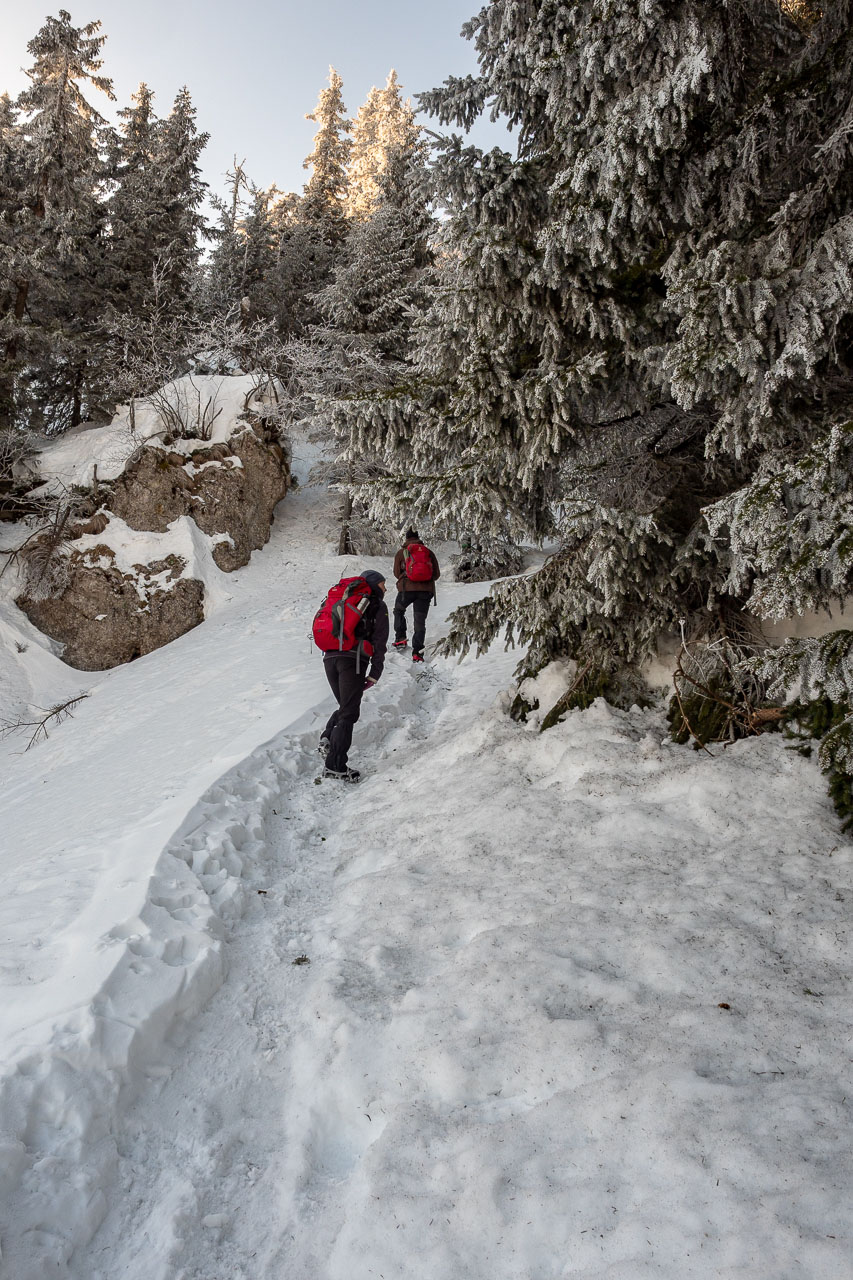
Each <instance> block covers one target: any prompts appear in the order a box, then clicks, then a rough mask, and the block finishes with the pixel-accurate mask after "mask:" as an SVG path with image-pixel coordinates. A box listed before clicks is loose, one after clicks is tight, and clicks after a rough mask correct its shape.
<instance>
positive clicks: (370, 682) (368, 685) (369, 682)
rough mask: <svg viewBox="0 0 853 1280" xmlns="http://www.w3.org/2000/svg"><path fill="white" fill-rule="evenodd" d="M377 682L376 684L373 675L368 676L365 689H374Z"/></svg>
mask: <svg viewBox="0 0 853 1280" xmlns="http://www.w3.org/2000/svg"><path fill="white" fill-rule="evenodd" d="M375 684H376V681H375V680H374V678H373V676H368V677H367V679H366V680H365V682H364V687H365V689H372V688H373V686H374V685H375Z"/></svg>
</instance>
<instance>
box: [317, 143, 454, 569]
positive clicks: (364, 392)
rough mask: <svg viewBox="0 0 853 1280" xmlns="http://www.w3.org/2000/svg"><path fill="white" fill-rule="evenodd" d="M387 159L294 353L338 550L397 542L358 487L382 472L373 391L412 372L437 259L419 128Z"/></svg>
mask: <svg viewBox="0 0 853 1280" xmlns="http://www.w3.org/2000/svg"><path fill="white" fill-rule="evenodd" d="M384 165H385V166H386V168H385V172H384V173H383V174H381V175H380V178H379V181H378V183H377V187H376V195H375V197H374V200H373V205H372V210H371V212H370V213H369V215H368V216H367V217H365V218H363V219H360V220H354V221H353V222H352V223H351V225H350V229H349V234H348V235H347V238H346V241H345V242H344V244H343V245H342V247H341V249H340V250H339V253H338V258H337V262H336V265H335V267H334V270H333V273H332V278H331V280H330V282H329V284H328V285H327V286H326V287H325V288H324V289H322V290H320V291H319V292H318V293H317V294H315V295H314V302H315V304H316V306H317V309H318V312H319V317H320V319H319V322H318V323H317V324H315V325H313V326H312V327H311V329H310V331H309V335H308V338H307V340H306V341H303V342H302V343H300V344H299V345H298V346H297V347H296V348H294V351H293V358H294V361H295V364H296V367H297V370H298V374H299V378H300V381H301V385H302V392H303V396H304V399H305V402H306V403H307V405H308V406H309V408H308V419H309V421H310V423H311V429H312V433H313V436H314V438H315V439H319V440H322V441H323V442H324V443H325V444H326V456H327V461H326V463H325V465H324V466H323V467H321V468H320V473H319V474H321V475H322V477H323V478H324V479H325V480H326V481H331V482H332V483H335V484H338V485H340V486H341V487H342V488H343V489H344V493H345V499H344V508H343V529H342V534H341V542H340V549H341V554H348V553H349V552H350V551H355V550H361V551H364V552H378V551H379V550H381V549H382V548H383V545H384V544H385V543H387V542H388V541H389V538H390V540H391V541H393V538H391V537H390V535H388V534H387V533H386V532H383V528H382V525H381V524H380V525H379V526H377V525H376V523H375V522H373V521H371V520H370V519H367V518H365V517H364V507H363V503H361V502H357V503H355V504H354V503H353V501H352V495H353V492H354V491H355V490H356V489H357V488H358V486H359V485H360V484H363V483H364V482H372V481H373V480H375V479H376V477H377V476H379V475H381V474H382V473H383V464H382V458H383V455H384V453H385V449H386V444H387V440H386V437H385V431H384V426H382V425H381V422H382V420H381V417H380V418H377V416H376V414H375V412H374V405H375V399H376V397H377V396H384V395H386V394H387V393H388V391H389V389H391V388H394V387H396V386H397V385H398V383H399V382H400V380H401V379H403V378H405V377H406V373H407V370H406V363H405V362H406V358H407V355H408V351H409V343H410V337H411V331H412V322H413V318H414V316H415V315H416V314H417V313H418V312H419V311H422V310H423V308H424V307H425V305H426V299H427V295H428V283H429V278H430V270H431V264H432V253H431V247H430V242H429V238H430V233H431V231H432V219H431V217H430V214H429V211H428V209H427V206H426V198H425V194H424V190H425V181H424V165H423V155H422V151H421V148H420V146H419V144H418V142H417V139H416V136H414V135H413V136H412V138H411V139H410V142H409V148H408V151H403V149H402V148H399V149H398V150H397V151H393V152H390V153H388V154H386V156H385V158H384ZM378 425H379V431H380V434H379V438H377V437H376V429H377V426H378Z"/></svg>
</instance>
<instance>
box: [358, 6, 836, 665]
mask: <svg viewBox="0 0 853 1280" xmlns="http://www.w3.org/2000/svg"><path fill="white" fill-rule="evenodd" d="M849 10H850V5H849V4H848V3H837V2H835V3H829V4H827V5H826V6H824V7H823V8H822V10H821V13H820V15H807V16H805V17H803V18H798V17H797V15H796V14H794V16H792V15H791V12H790V10H788V11H786V10H785V9H783V8H781V7H780V6H779V5H778V4H777V3H776V2H775V0H757V2H756V3H755V4H754V5H750V6H749V7H747V8H745V7H743V6H741V5H736V4H727V3H722V4H710V3H696V2H695V0H692V2H690V0H689V2H688V3H686V4H683V5H680V6H678V7H676V8H672V7H671V6H668V5H665V4H663V3H656V2H655V0H651V2H649V0H617V2H616V3H615V4H614V3H612V0H607V3H605V2H604V0H591V2H590V0H588V2H585V3H584V2H581V3H574V4H569V3H551V4H538V3H537V4H522V5H518V4H516V3H510V2H509V0H493V3H490V4H488V5H486V6H485V8H483V10H482V11H481V12H480V14H479V15H478V16H477V17H476V18H475V19H473V20H472V21H471V23H470V24H469V25H468V27H467V29H466V34H467V35H468V36H469V37H470V38H472V39H473V40H474V43H475V45H476V48H477V54H478V60H479V74H478V75H477V76H472V77H467V78H465V79H461V80H450V81H448V82H447V83H446V84H445V85H444V86H443V88H441V89H439V90H436V91H434V92H433V93H430V94H427V95H425V96H424V100H423V102H424V105H425V106H426V107H427V108H428V109H429V110H431V111H432V112H433V113H434V114H435V115H437V116H438V118H439V120H440V121H441V122H442V123H443V124H445V125H447V124H457V125H460V126H463V127H465V126H468V125H469V124H470V123H471V122H472V121H473V120H474V119H476V117H477V116H478V115H480V114H482V113H483V112H484V111H490V112H491V113H492V114H493V115H496V116H500V117H502V118H504V119H505V120H507V121H508V122H509V123H510V124H511V125H512V126H513V128H514V130H515V132H516V135H517V137H518V151H517V154H516V155H514V156H512V155H509V154H506V153H504V152H502V151H500V150H494V151H491V152H488V153H484V152H482V151H479V150H477V149H476V148H473V147H466V146H464V145H463V144H462V142H461V141H460V140H459V139H457V138H454V137H451V138H449V139H447V140H446V141H445V143H444V144H443V146H442V147H441V149H440V151H439V154H438V156H437V159H436V162H435V167H434V183H435V192H436V196H437V198H438V199H440V200H441V201H442V202H443V203H444V207H445V210H446V214H447V219H446V222H445V223H444V227H443V243H442V249H441V252H440V254H439V260H440V264H441V267H440V275H439V280H438V286H437V289H436V293H435V297H434V301H433V304H432V307H431V309H430V311H429V313H428V314H427V316H426V317H425V319H424V320H423V321H422V322H421V324H420V326H419V331H418V334H417V340H416V342H415V343H414V350H415V352H416V367H415V369H414V371H413V375H412V377H411V378H410V379H409V380H408V383H407V384H406V386H405V390H404V393H403V394H401V395H399V396H397V397H395V398H393V399H386V400H385V401H384V402H377V404H376V406H375V412H376V414H377V416H378V417H379V418H381V420H382V424H383V429H384V430H385V432H386V438H387V441H388V446H389V447H388V451H387V457H386V459H385V461H386V465H387V466H388V468H389V469H390V470H391V471H392V472H393V475H392V478H391V480H390V481H389V483H388V484H387V485H386V486H385V492H384V495H383V497H382V498H381V499H377V500H376V502H375V509H376V510H377V512H379V513H387V512H389V511H395V510H399V509H401V508H402V509H406V510H409V509H413V508H414V509H417V510H419V511H423V512H425V513H428V514H429V516H430V517H431V518H432V520H433V522H434V523H437V524H443V525H444V527H445V528H447V530H448V531H449V532H454V531H456V530H461V529H470V530H473V531H474V533H475V534H477V535H480V536H505V535H507V534H511V535H513V536H516V537H526V538H534V539H535V538H546V537H547V538H553V539H555V540H556V541H557V543H558V546H559V549H558V550H557V552H556V553H555V554H554V555H553V556H552V557H551V559H550V560H549V561H548V562H547V563H546V565H545V567H544V568H543V569H542V570H541V572H539V573H538V574H535V575H533V576H532V577H527V578H524V579H523V580H520V581H519V582H518V583H517V584H510V585H503V586H501V588H500V589H499V590H498V591H497V592H496V594H495V596H494V598H493V599H492V600H491V601H489V602H487V603H486V604H483V605H482V606H478V607H477V608H475V609H473V610H470V611H462V612H460V613H459V614H457V615H456V617H455V625H454V629H453V631H452V633H451V644H452V646H453V647H454V648H457V649H460V648H464V647H466V645H468V644H469V643H471V642H472V641H476V642H478V643H482V642H484V641H488V640H489V639H490V638H491V637H492V636H493V635H494V634H495V633H496V632H497V630H498V629H499V628H500V627H501V626H503V625H504V624H508V625H509V629H510V633H511V634H514V635H515V636H516V637H517V638H518V639H520V640H521V641H522V642H523V643H525V644H526V645H527V646H528V647H531V648H532V649H533V651H534V656H535V657H537V658H545V657H547V656H549V655H550V654H553V653H558V652H566V651H568V652H569V653H571V654H573V655H574V656H580V655H581V653H586V654H588V655H590V656H593V657H595V659H596V660H597V661H599V662H601V663H603V664H610V665H612V666H613V667H619V666H624V665H625V664H630V663H633V662H637V661H639V660H641V659H642V658H644V657H645V656H647V655H648V654H649V653H651V652H652V651H653V649H654V647H655V645H656V643H657V640H658V639H659V637H660V635H661V633H662V632H663V631H665V630H668V629H671V628H673V627H674V626H675V625H676V623H677V620H678V619H681V618H687V619H688V620H690V621H691V622H692V623H695V624H698V625H700V626H705V627H706V628H709V629H710V628H712V627H713V626H715V625H718V624H719V619H720V616H721V614H722V616H723V618H724V617H725V614H726V612H727V611H728V610H738V609H740V608H741V607H742V605H743V604H744V602H745V600H746V599H747V598H748V597H750V596H751V595H754V594H755V593H754V592H753V591H752V577H753V574H754V567H753V562H752V561H751V560H750V559H749V558H748V553H747V558H745V559H743V561H742V562H741V563H738V559H737V558H738V555H739V551H738V548H739V547H743V548H745V549H746V548H748V546H749V545H750V540H751V539H752V540H753V541H754V538H755V536H756V530H755V529H753V528H751V529H749V530H748V531H744V534H743V535H741V534H739V533H738V532H737V530H734V529H733V531H732V534H731V535H730V534H729V532H728V529H729V524H728V523H727V521H729V520H731V521H736V520H737V519H739V518H741V516H739V514H738V513H741V515H742V514H743V513H744V512H755V511H756V502H757V503H758V504H759V505H760V502H761V501H763V499H762V498H760V495H759V494H758V492H757V491H756V494H755V499H756V502H753V500H752V494H751V492H750V493H742V491H743V490H744V488H745V486H751V485H752V482H753V477H755V483H756V484H758V485H759V487H760V486H764V485H766V484H767V483H768V481H770V480H771V478H772V476H773V475H774V473H775V472H776V471H778V470H779V469H780V468H783V467H785V466H791V465H795V464H797V463H798V462H802V465H803V466H804V467H805V468H806V469H808V467H809V466H810V465H811V463H812V462H816V460H817V457H818V455H819V454H820V453H821V448H822V446H821V445H820V444H819V442H820V441H821V440H822V439H824V438H825V439H826V440H827V441H829V440H830V438H831V433H832V431H833V430H834V429H836V430H837V429H838V428H839V427H840V424H843V423H844V422H846V421H848V420H849V419H850V418H851V416H853V412H851V410H852V409H853V406H851V400H853V378H851V364H850V361H851V356H850V339H851V331H853V316H851V308H852V307H853V287H851V285H853V281H851V275H850V264H851V247H853V240H852V239H851V235H853V164H851V134H850V130H849V121H850V118H851V111H852V110H853V105H851V85H853V57H851V38H853V37H851V26H852V25H853V24H851V22H850V16H851V15H850V11H849ZM380 434H381V431H380V429H379V427H376V428H375V435H376V436H377V437H378V436H379V435H380ZM810 460H811V462H810ZM842 470H843V469H836V471H835V472H834V473H833V475H832V476H827V477H826V484H828V485H829V489H828V491H827V490H826V488H825V487H824V488H822V499H821V500H822V503H823V505H824V508H825V509H826V510H827V511H829V509H830V508H833V509H834V510H835V511H836V513H837V512H839V511H840V510H841V509H842V508H843V505H844V502H845V494H846V491H847V490H846V485H847V481H846V479H845V478H842V475H841V471H842ZM823 483H824V482H823V481H822V482H821V485H823ZM818 487H820V486H818ZM807 490H808V485H806V484H804V483H802V482H799V483H798V484H797V485H796V486H794V487H793V488H792V487H790V486H789V494H788V500H790V501H794V502H795V503H796V502H800V501H803V502H804V503H805V506H804V507H803V508H802V511H803V512H804V517H803V519H802V520H801V521H800V522H799V530H800V532H801V533H803V534H804V535H805V534H809V536H810V531H811V529H812V528H813V527H816V526H817V523H819V522H817V521H816V520H812V519H811V518H810V515H809V513H810V512H812V513H813V514H816V513H814V508H813V507H812V506H810V505H809V503H811V502H812V499H811V498H808V496H807ZM737 494H741V497H742V499H743V501H742V502H741V501H740V500H739V499H736V498H735V497H734V495H737ZM718 502H721V503H722V504H723V505H722V506H720V507H719V509H718V510H717V511H716V514H713V513H712V525H713V529H714V532H713V533H712V532H711V527H710V526H709V524H708V522H707V521H706V519H705V514H704V512H705V511H706V510H707V509H709V508H713V507H714V504H715V503H718ZM792 514H794V512H793V511H790V512H789V515H792ZM769 518H771V517H770V516H768V519H769ZM759 523H760V520H759ZM820 536H821V538H823V537H824V534H821V535H820ZM821 545H823V544H821ZM834 554H835V555H836V556H837V559H838V564H837V569H833V571H832V573H831V575H830V576H831V577H832V581H833V584H834V586H835V587H838V588H840V594H842V595H845V594H847V593H848V590H849V581H850V574H849V556H850V546H849V541H848V540H846V539H840V540H839V541H838V544H837V546H836V547H835V552H834ZM770 558H771V559H772V558H773V557H770ZM818 560H819V556H815V557H812V562H813V563H812V570H815V571H816V569H817V561H818ZM791 570H792V566H791V565H787V566H786V563H785V558H784V556H780V555H776V556H775V567H773V568H772V570H771V571H770V572H771V574H775V575H777V576H778V577H779V578H780V579H784V577H785V574H786V573H788V572H789V571H791ZM794 571H795V572H796V573H802V572H803V570H802V566H801V565H798V566H797V567H796V569H795V570H794ZM760 594H761V596H762V597H763V598H766V599H768V600H769V599H777V598H778V599H783V598H785V599H787V600H788V601H789V603H790V604H791V605H792V606H793V607H799V606H798V604H797V600H798V599H805V598H806V596H807V595H808V594H809V593H808V592H804V591H803V590H802V589H801V587H800V586H796V589H795V585H794V584H792V585H791V587H790V589H788V588H785V587H784V586H783V585H782V584H781V582H780V583H778V584H776V585H775V586H771V585H770V584H765V583H762V585H761V592H760ZM811 594H812V595H813V596H814V598H817V597H818V596H819V595H820V591H819V590H815V591H813V592H812V593H811Z"/></svg>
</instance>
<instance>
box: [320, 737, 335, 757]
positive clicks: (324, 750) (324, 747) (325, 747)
mask: <svg viewBox="0 0 853 1280" xmlns="http://www.w3.org/2000/svg"><path fill="white" fill-rule="evenodd" d="M331 745H332V744H331V742H330V741H329V739H328V738H327V737H326V735H325V734H323V736H322V738H321V739H320V742H319V744H318V746H317V750H318V751H319V753H320V755H321V756H322V757H323V759H324V760H325V759H326V756H327V755H328V754H329V748H330V747H331Z"/></svg>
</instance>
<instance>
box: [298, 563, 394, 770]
mask: <svg viewBox="0 0 853 1280" xmlns="http://www.w3.org/2000/svg"><path fill="white" fill-rule="evenodd" d="M384 595H385V576H384V574H381V573H378V572H377V571H376V570H375V569H368V570H367V571H366V572H365V573H361V574H359V575H358V576H357V577H355V578H343V579H342V580H341V581H340V582H339V583H338V584H337V586H335V587H332V589H331V591H330V592H329V594H328V595H327V596H326V599H325V600H324V601H323V603H322V605H321V606H320V608H319V610H318V612H317V615H316V617H315V618H314V627H313V634H314V641H315V643H316V644H317V646H318V648H320V649H322V650H323V651H324V652H323V668H324V670H325V672H326V679H327V680H328V681H329V684H330V685H331V687H332V693H333V694H334V695H335V699H336V700H337V704H338V705H337V708H336V710H335V711H333V712H332V714H331V716H330V717H329V722H328V724H327V725H326V727H325V729H324V730H323V733H322V735H321V737H320V747H319V750H320V754H321V755H322V756H325V758H326V767H325V769H324V770H323V777H324V778H339V779H340V780H341V781H342V782H358V780H359V776H360V775H359V772H358V770H357V769H350V768H349V766H348V765H347V756H348V754H349V749H350V745H351V743H352V731H353V728H354V727H355V722H356V721H357V720H358V718H359V716H360V715H361V699H362V695H363V693H364V691H365V689H370V688H372V687H373V685H375V684H376V682H377V680H378V679H379V677H380V676H381V675H382V668H383V666H384V665H385V650H386V647H387V645H388V606H387V605H386V603H385V600H384V598H383V597H384Z"/></svg>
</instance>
